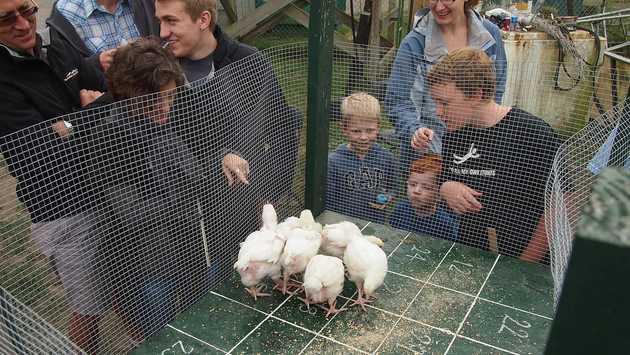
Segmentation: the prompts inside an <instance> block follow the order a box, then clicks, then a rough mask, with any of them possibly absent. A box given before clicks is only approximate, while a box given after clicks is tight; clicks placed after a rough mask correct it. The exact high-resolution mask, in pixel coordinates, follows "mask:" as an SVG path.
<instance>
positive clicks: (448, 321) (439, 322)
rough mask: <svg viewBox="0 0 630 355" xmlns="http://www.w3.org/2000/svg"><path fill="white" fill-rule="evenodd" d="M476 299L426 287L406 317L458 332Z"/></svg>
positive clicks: (433, 287)
mask: <svg viewBox="0 0 630 355" xmlns="http://www.w3.org/2000/svg"><path fill="white" fill-rule="evenodd" d="M473 301H474V297H471V296H468V295H464V294H461V293H457V292H453V291H450V290H447V289H443V288H440V287H435V286H431V285H426V286H425V287H424V288H423V289H422V291H421V292H420V294H419V295H418V297H417V298H416V299H415V300H414V301H413V303H412V304H411V306H410V307H409V310H408V311H407V313H406V314H405V316H406V317H408V318H411V319H413V320H417V321H420V322H423V323H425V324H428V325H432V326H434V327H437V328H441V329H447V330H450V331H452V332H456V331H457V328H458V327H459V324H460V323H461V322H462V320H463V319H464V316H465V315H466V312H467V311H468V308H469V307H470V305H471V304H472V303H473Z"/></svg>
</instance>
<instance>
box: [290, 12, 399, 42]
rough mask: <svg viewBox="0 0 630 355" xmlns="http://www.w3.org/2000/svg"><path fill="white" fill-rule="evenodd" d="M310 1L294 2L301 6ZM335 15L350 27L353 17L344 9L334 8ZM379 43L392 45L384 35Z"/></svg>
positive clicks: (355, 24) (355, 22)
mask: <svg viewBox="0 0 630 355" xmlns="http://www.w3.org/2000/svg"><path fill="white" fill-rule="evenodd" d="M310 3H311V0H299V1H297V2H296V4H297V5H298V6H301V7H303V6H304V5H306V4H310ZM359 11H360V10H359ZM335 15H336V17H337V20H339V22H341V23H342V24H344V25H346V26H348V27H352V21H353V18H352V16H350V15H348V14H347V13H346V12H345V11H343V10H340V9H337V8H335ZM358 26H359V22H358V21H356V20H354V27H355V28H356V27H358ZM344 42H346V40H344ZM380 45H381V46H382V47H392V46H393V43H392V41H390V40H389V39H387V38H386V37H383V36H381V44H380Z"/></svg>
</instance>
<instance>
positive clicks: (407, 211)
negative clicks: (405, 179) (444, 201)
mask: <svg viewBox="0 0 630 355" xmlns="http://www.w3.org/2000/svg"><path fill="white" fill-rule="evenodd" d="M389 224H390V225H391V226H392V227H394V228H398V229H403V230H407V231H411V232H416V233H419V234H421V235H428V236H431V237H435V238H442V239H448V240H457V233H458V232H459V223H458V221H457V217H456V216H455V215H453V214H451V213H448V212H447V211H446V209H444V208H443V207H442V206H440V205H438V208H437V210H436V211H435V213H434V214H432V215H430V216H418V215H417V214H416V211H415V210H414V209H413V208H412V207H411V204H410V203H409V199H407V198H405V199H404V200H403V201H401V202H400V203H399V204H397V205H396V208H395V209H394V213H393V214H392V217H391V218H390V220H389Z"/></svg>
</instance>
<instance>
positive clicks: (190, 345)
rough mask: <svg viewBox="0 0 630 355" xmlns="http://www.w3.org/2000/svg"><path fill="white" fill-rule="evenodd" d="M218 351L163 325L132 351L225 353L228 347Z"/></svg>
mask: <svg viewBox="0 0 630 355" xmlns="http://www.w3.org/2000/svg"><path fill="white" fill-rule="evenodd" d="M213 345H214V344H213ZM221 350H224V352H222V351H219V350H217V349H215V348H213V347H211V346H208V345H207V344H204V343H202V342H200V341H197V340H195V339H193V338H191V337H189V336H186V335H184V334H182V333H180V332H178V331H176V330H175V329H173V328H170V327H165V328H164V329H162V330H160V331H159V332H158V333H157V334H155V335H153V336H152V337H151V338H150V340H148V341H145V342H144V343H142V344H140V346H139V347H138V348H136V349H135V350H134V351H133V354H135V355H155V354H168V353H170V354H185V353H188V354H209V355H214V354H225V353H226V352H227V350H229V349H221Z"/></svg>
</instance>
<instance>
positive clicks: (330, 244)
mask: <svg viewBox="0 0 630 355" xmlns="http://www.w3.org/2000/svg"><path fill="white" fill-rule="evenodd" d="M354 236H358V237H363V238H366V239H367V240H368V241H370V242H371V243H373V244H375V245H377V246H379V247H382V246H383V241H382V240H380V239H379V238H377V237H374V236H363V234H362V233H361V230H360V229H359V227H357V225H356V224H354V223H352V222H347V221H343V222H339V223H334V224H327V225H326V226H324V229H323V230H322V246H321V251H322V253H324V254H326V255H330V256H336V257H338V258H343V254H344V252H345V251H346V247H347V246H348V243H350V240H351V239H352V237H354Z"/></svg>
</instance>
